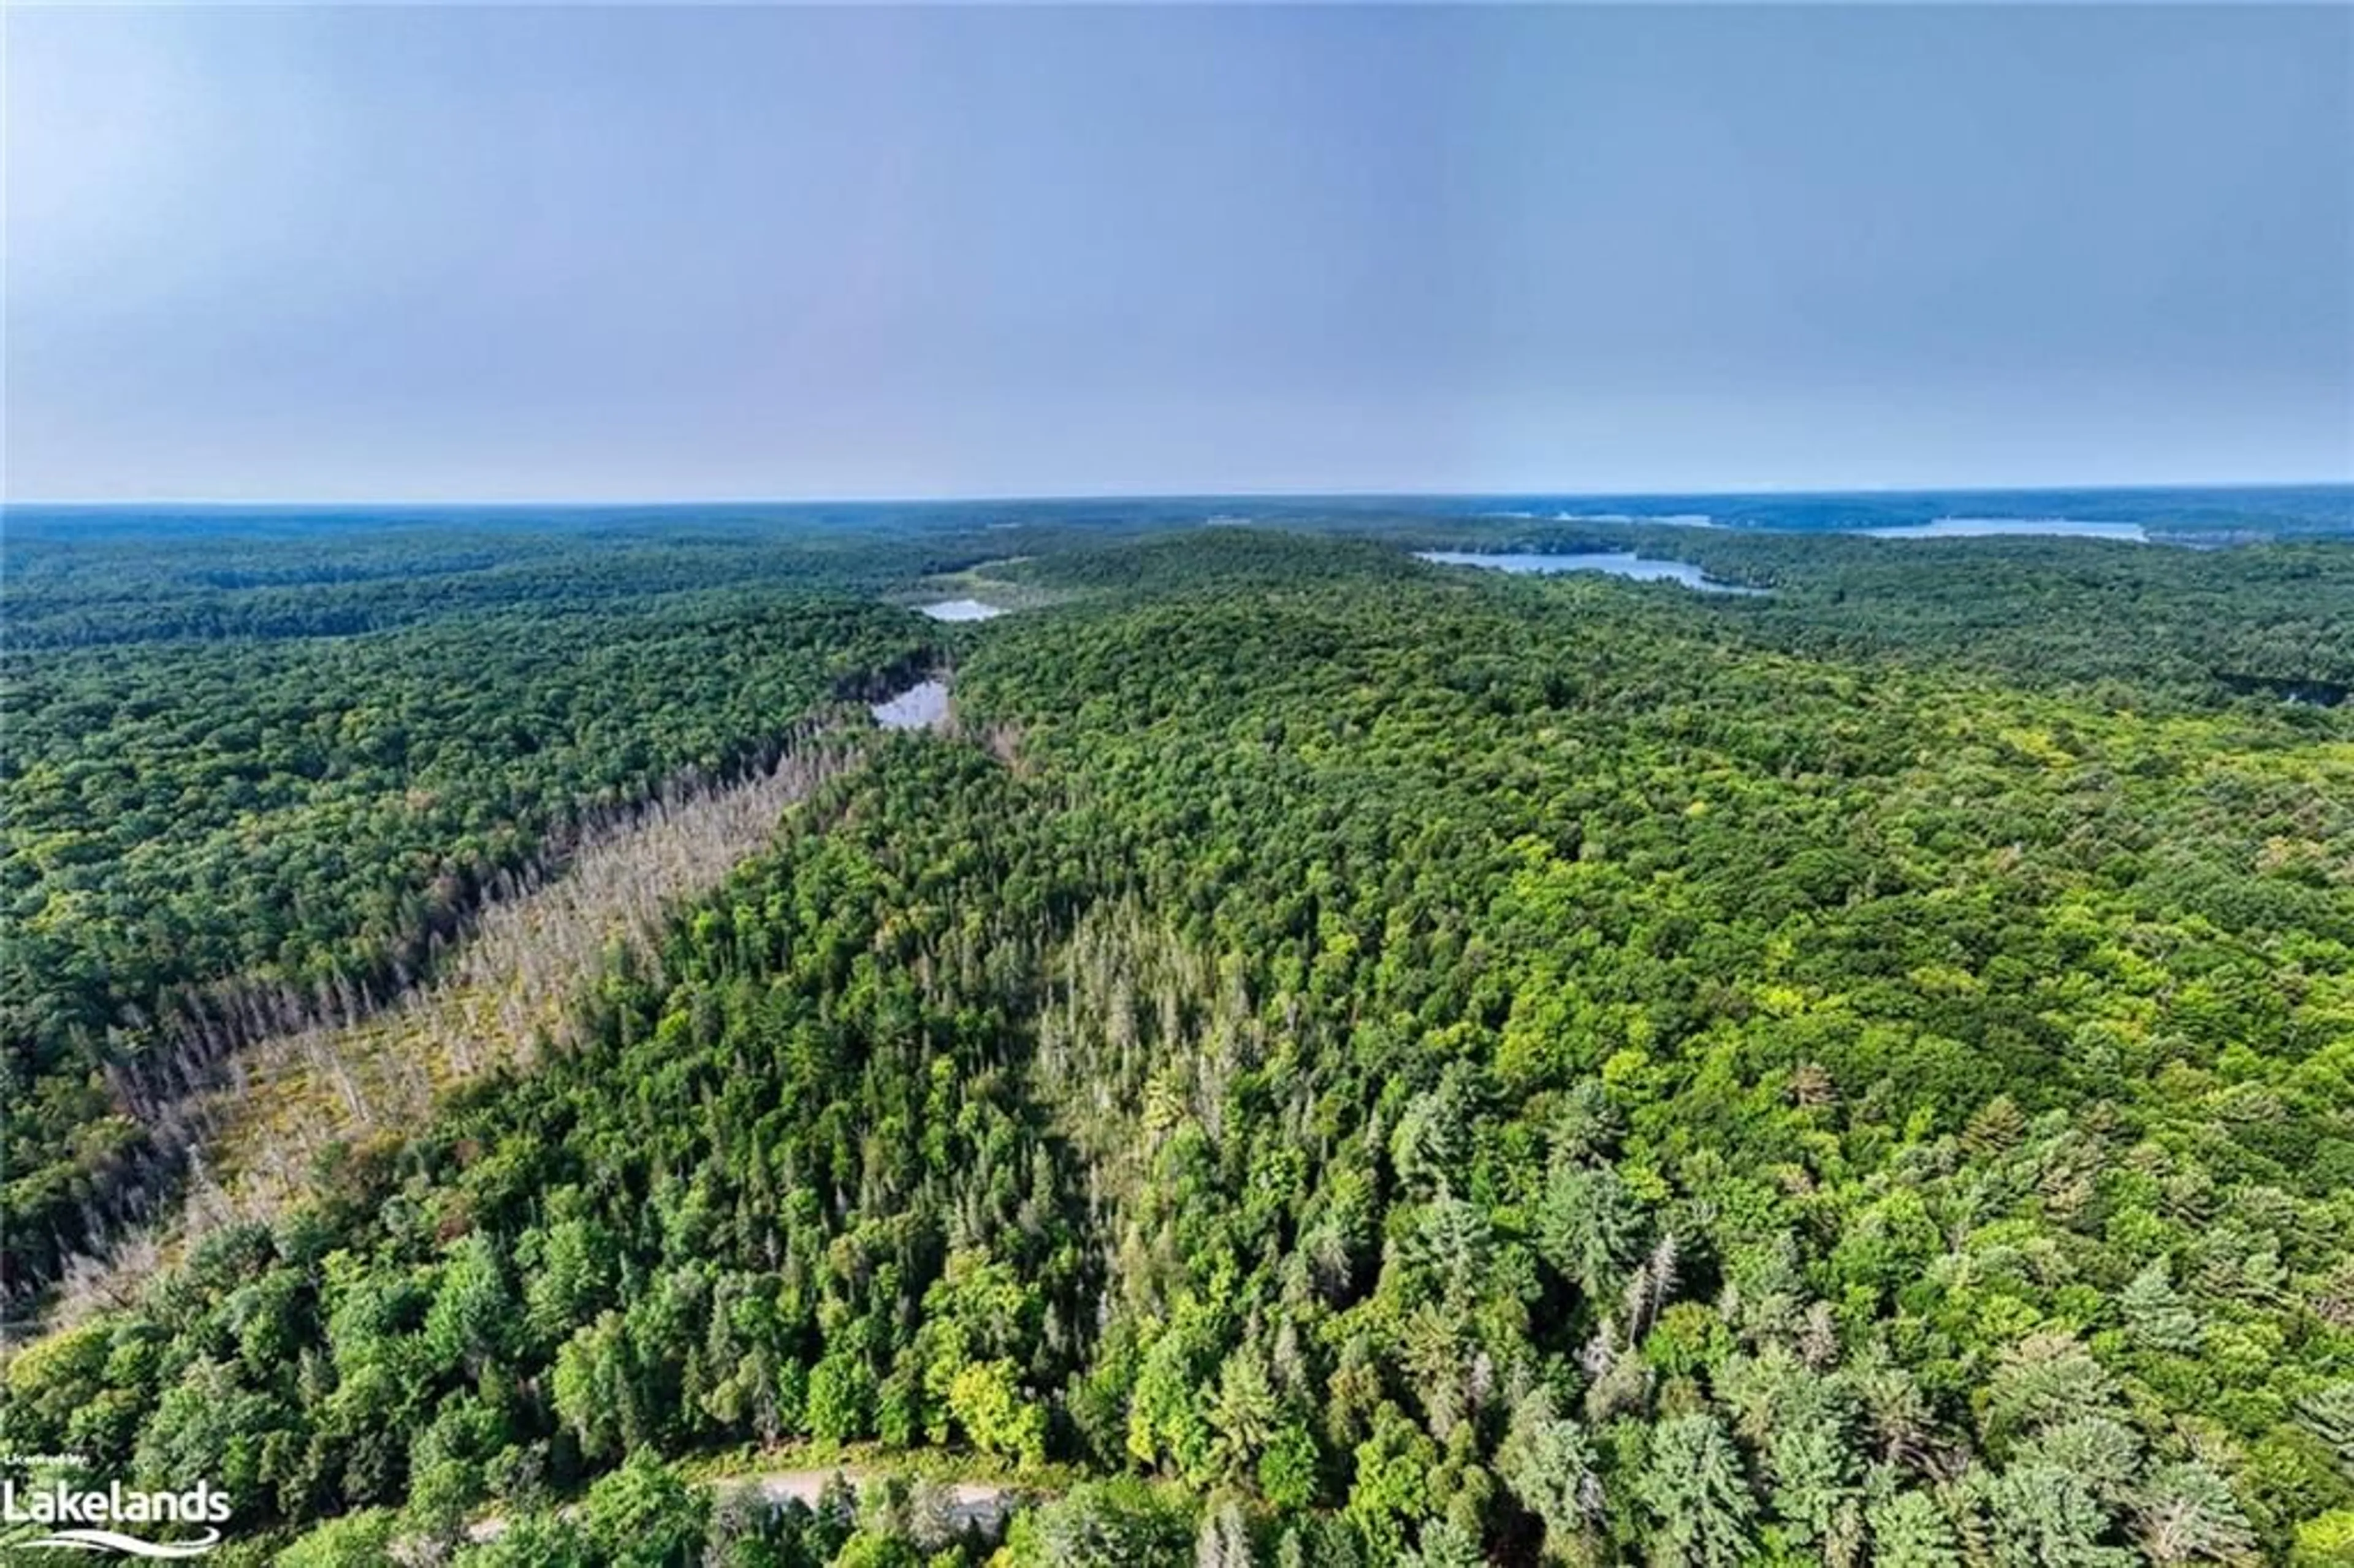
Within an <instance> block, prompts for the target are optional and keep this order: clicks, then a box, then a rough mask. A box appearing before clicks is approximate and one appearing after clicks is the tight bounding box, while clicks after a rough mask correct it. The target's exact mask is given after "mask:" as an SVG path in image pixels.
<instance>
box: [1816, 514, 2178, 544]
mask: <svg viewBox="0 0 2354 1568" xmlns="http://www.w3.org/2000/svg"><path fill="white" fill-rule="evenodd" d="M1858 532H1860V533H1862V534H1865V535H1869V536H1870V537H1872V538H1874V539H2003V538H2024V537H2031V536H2051V537H2057V538H2067V539H2117V540H2122V541H2124V542H2125V543H2126V544H2131V545H2147V544H2148V543H2149V533H2148V530H2147V529H2145V528H2144V527H2143V526H2142V525H2141V524H2138V523H2079V522H2077V521H2075V520H2074V519H2073V518H2069V517H1940V518H1938V519H1937V520H1936V521H1935V522H1934V523H1906V524H1900V525H1897V526H1893V527H1888V528H1863V529H1859V530H1858Z"/></svg>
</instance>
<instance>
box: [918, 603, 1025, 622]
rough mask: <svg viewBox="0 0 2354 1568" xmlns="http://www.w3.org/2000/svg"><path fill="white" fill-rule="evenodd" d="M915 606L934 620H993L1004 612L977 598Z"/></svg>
mask: <svg viewBox="0 0 2354 1568" xmlns="http://www.w3.org/2000/svg"><path fill="white" fill-rule="evenodd" d="M916 608H917V609H920V610H922V611H923V612H924V613H925V614H926V615H928V616H930V617H931V618H932V619H933V620H996V619H997V618H998V617H999V616H1001V615H1003V614H1004V613H1005V612H1004V611H1003V610H1002V609H998V608H997V606H995V605H993V604H983V603H981V600H979V599H942V600H940V601H939V602H938V604H919V605H917V607H916Z"/></svg>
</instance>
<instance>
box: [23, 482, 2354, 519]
mask: <svg viewBox="0 0 2354 1568" xmlns="http://www.w3.org/2000/svg"><path fill="white" fill-rule="evenodd" d="M2168 490H2185V491H2200V490H2214V491H2234V490H2354V476H2349V477H2345V478H2333V479H2263V480H2232V479H2202V480H2132V481H2125V482H2113V481H2100V480H2071V481H2067V482H2062V483H2038V484H2022V483H2016V482H2011V483H1997V484H1988V483H1980V482H1970V483H1964V484H1922V483H1917V482H1912V483H1906V484H1902V485H1826V486H1820V487H1816V486H1806V485H1789V484H1776V485H1764V486H1752V487H1748V488H1734V487H1719V488H1707V489H1697V490H1678V489H1650V490H1623V489H1622V490H1580V489H1569V488H1563V489H1542V490H1321V489H1300V490H1102V491H1063V492H1043V491H1041V492H1027V493H1019V492H1010V491H1009V492H991V493H968V494H931V495H801V496H794V495H694V496H621V497H598V496H579V495H572V496H563V495H545V496H521V497H495V496H398V495H396V496H376V497H369V498H366V499H361V498H356V497H322V496H279V497H268V498H264V497H241V496H187V495H176V496H142V497H129V498H123V497H103V498H102V497H95V496H29V497H21V498H19V497H5V498H0V511H5V509H6V508H9V507H33V506H50V507H73V508H87V509H90V510H98V509H104V508H118V509H119V508H132V507H143V506H203V507H239V506H249V507H320V508H323V507H393V506H414V507H459V506H468V507H500V506H514V507H572V508H584V509H585V508H591V507H613V506H959V505H966V506H979V505H1013V504H1019V503H1035V502H1074V501H1077V502H1088V501H1108V502H1151V501H1475V500H1515V499H1524V498H1532V499H1579V500H1589V501H1639V500H1649V499H1657V498H1671V499H1676V500H1702V499H1741V498H1746V497H1752V496H1768V495H1773V496H1803V495H1829V496H1849V495H1858V496H1861V495H1873V496H1905V495H2020V494H2035V493H2051V492H2064V491H2143V492H2148V491H2168Z"/></svg>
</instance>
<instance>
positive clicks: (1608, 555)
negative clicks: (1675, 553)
mask: <svg viewBox="0 0 2354 1568" xmlns="http://www.w3.org/2000/svg"><path fill="white" fill-rule="evenodd" d="M1414 554H1415V558H1416V560H1422V561H1430V562H1433V563H1435V564H1437V565H1438V566H1442V567H1486V568H1487V569H1488V570H1490V571H1495V572H1543V573H1547V574H1550V573H1553V572H1608V573H1609V574H1610V575H1611V576H1612V577H1632V578H1633V579H1634V580H1635V581H1637V582H1638V583H1659V582H1670V583H1681V584H1683V586H1684V587H1686V588H1698V589H1699V590H1700V591H1701V592H1702V593H1734V594H1762V593H1764V592H1765V589H1764V588H1743V587H1742V586H1741V585H1740V584H1738V583H1721V582H1718V581H1717V580H1716V579H1715V578H1714V577H1710V576H1709V575H1708V574H1707V573H1705V572H1703V571H1702V570H1701V569H1700V568H1699V567H1695V566H1693V565H1692V564H1691V562H1689V561H1662V560H1657V559H1654V558H1653V557H1651V556H1638V555H1636V554H1634V553H1633V552H1631V551H1612V550H1585V551H1576V552H1553V551H1547V552H1543V553H1537V552H1532V551H1526V552H1513V551H1506V550H1416V552H1415V553H1414Z"/></svg>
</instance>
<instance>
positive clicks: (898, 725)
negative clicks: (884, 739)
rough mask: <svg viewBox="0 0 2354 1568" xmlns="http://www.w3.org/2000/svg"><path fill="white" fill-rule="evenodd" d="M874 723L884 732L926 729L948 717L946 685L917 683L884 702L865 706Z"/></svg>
mask: <svg viewBox="0 0 2354 1568" xmlns="http://www.w3.org/2000/svg"><path fill="white" fill-rule="evenodd" d="M867 711H869V712H870V713H872V714H873V715H875V723H876V724H879V725H881V726H883V727H884V728H885V729H930V728H932V727H934V726H938V725H940V724H943V723H946V722H947V720H948V716H949V683H947V682H946V681H937V680H935V681H918V682H917V683H915V684H914V685H912V686H910V687H908V688H907V690H906V691H904V692H901V693H900V694H898V695H897V696H896V697H893V698H891V699H890V700H888V701H887V702H880V703H873V704H870V705H868V710H867Z"/></svg>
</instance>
